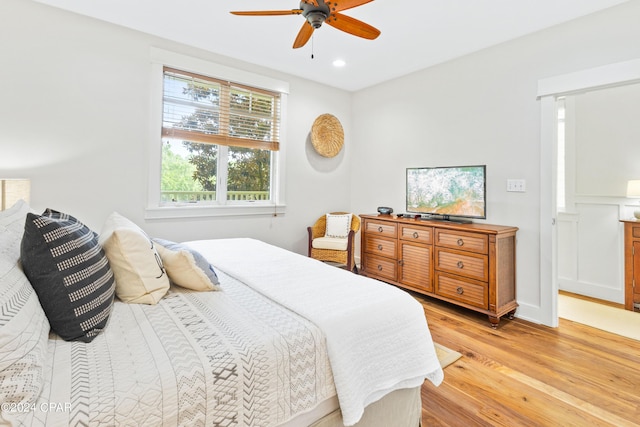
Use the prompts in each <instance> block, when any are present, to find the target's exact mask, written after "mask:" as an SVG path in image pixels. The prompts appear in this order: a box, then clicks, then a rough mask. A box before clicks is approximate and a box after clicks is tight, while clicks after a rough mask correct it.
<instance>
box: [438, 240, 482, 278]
mask: <svg viewBox="0 0 640 427" xmlns="http://www.w3.org/2000/svg"><path fill="white" fill-rule="evenodd" d="M435 268H436V270H440V271H447V272H450V273H453V274H459V275H461V276H465V277H469V278H471V279H477V280H483V281H487V280H489V261H488V257H487V256H486V255H481V254H474V253H470V252H464V251H456V250H453V249H442V248H438V247H436V248H435Z"/></svg>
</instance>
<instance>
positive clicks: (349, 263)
mask: <svg viewBox="0 0 640 427" xmlns="http://www.w3.org/2000/svg"><path fill="white" fill-rule="evenodd" d="M348 213H349V212H331V214H332V215H344V214H348ZM326 228H327V217H326V215H322V216H321V217H320V218H318V220H317V221H316V222H315V224H313V226H312V227H307V231H308V233H309V257H311V258H314V259H317V260H320V261H325V262H333V263H337V264H341V265H343V266H344V267H345V268H346V269H347V270H349V271H351V272H355V273H357V272H358V268H357V267H356V263H355V255H354V249H353V248H354V240H355V235H356V233H357V232H358V230H360V217H359V216H358V215H355V214H353V215H352V217H351V228H350V231H349V235H348V236H347V237H346V240H347V242H346V250H338V249H322V248H314V247H313V246H314V245H313V240H314V239H317V238H321V237H325V233H326Z"/></svg>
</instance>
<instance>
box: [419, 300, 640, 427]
mask: <svg viewBox="0 0 640 427" xmlns="http://www.w3.org/2000/svg"><path fill="white" fill-rule="evenodd" d="M416 298H418V300H419V301H420V302H421V303H422V305H423V306H424V309H425V313H426V315H427V321H428V322H429V328H430V329H431V334H432V336H433V339H434V341H436V342H438V343H440V344H442V345H445V346H447V347H449V348H451V349H454V350H456V351H458V352H460V353H462V358H460V359H459V360H458V361H456V362H455V363H454V364H452V365H450V366H448V367H447V368H446V369H445V379H444V382H443V383H442V384H441V385H440V386H439V387H434V386H433V384H431V383H430V382H428V381H427V382H425V384H424V385H423V386H422V405H423V409H422V414H423V416H422V420H423V426H465V427H468V426H509V427H512V426H554V427H555V426H562V427H565V426H616V427H620V426H636V425H640V341H636V340H632V339H629V338H624V337H621V336H618V335H614V334H610V333H607V332H604V331H601V330H598V329H594V328H590V327H588V326H584V325H581V324H579V323H573V322H571V321H568V320H564V319H560V327H559V328H549V327H546V326H541V325H537V324H533V323H530V322H527V321H524V320H520V319H518V318H516V319H514V320H509V319H502V320H501V321H500V325H499V326H498V328H497V329H492V328H491V327H490V326H489V322H488V320H487V317H486V316H483V315H480V314H478V313H475V312H472V311H471V310H465V309H462V308H459V307H455V306H453V305H450V304H447V303H444V302H441V301H437V300H433V299H427V298H420V297H419V296H416Z"/></svg>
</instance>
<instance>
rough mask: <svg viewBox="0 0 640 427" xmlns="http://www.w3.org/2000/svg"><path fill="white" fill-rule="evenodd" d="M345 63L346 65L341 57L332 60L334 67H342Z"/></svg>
mask: <svg viewBox="0 0 640 427" xmlns="http://www.w3.org/2000/svg"><path fill="white" fill-rule="evenodd" d="M345 65H347V63H346V62H344V60H343V59H336V60H335V61H333V66H334V67H344V66H345Z"/></svg>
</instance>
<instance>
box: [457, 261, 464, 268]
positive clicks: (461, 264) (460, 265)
mask: <svg viewBox="0 0 640 427" xmlns="http://www.w3.org/2000/svg"><path fill="white" fill-rule="evenodd" d="M456 265H457V266H458V268H464V263H463V262H462V261H458V263H457V264H456Z"/></svg>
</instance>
